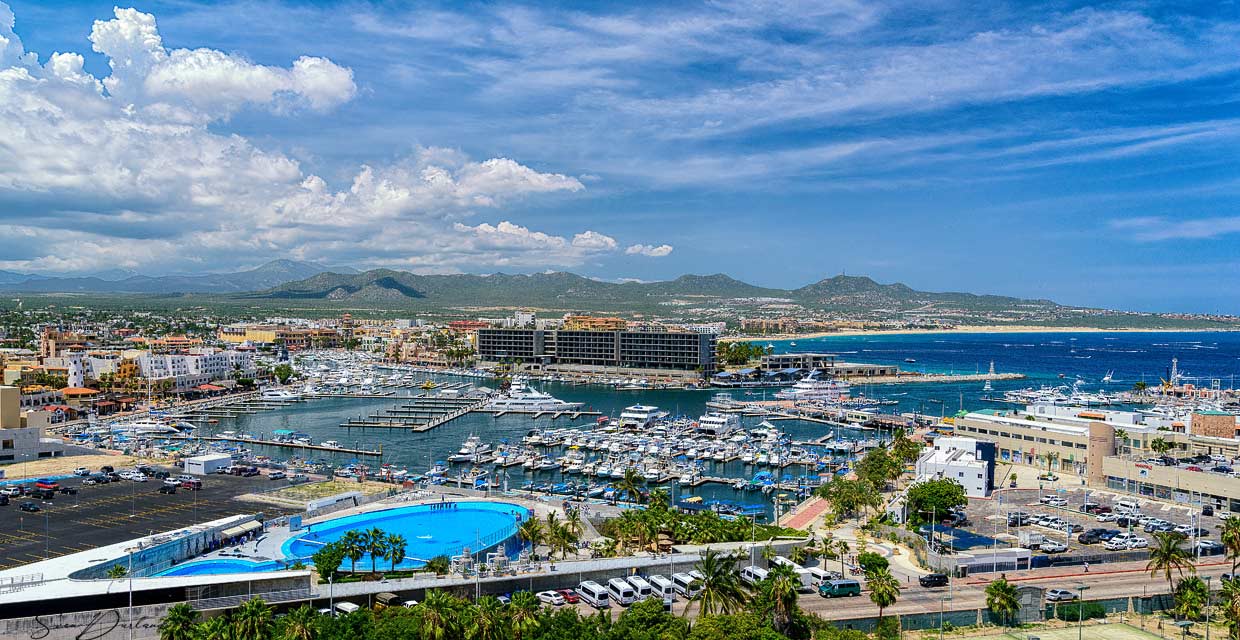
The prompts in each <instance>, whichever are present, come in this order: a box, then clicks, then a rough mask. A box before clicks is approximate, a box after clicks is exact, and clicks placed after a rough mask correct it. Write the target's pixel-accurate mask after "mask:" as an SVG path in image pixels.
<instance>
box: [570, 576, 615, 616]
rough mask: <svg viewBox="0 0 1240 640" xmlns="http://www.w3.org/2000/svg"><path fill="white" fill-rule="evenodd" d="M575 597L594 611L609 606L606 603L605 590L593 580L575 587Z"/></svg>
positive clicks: (608, 603)
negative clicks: (579, 597)
mask: <svg viewBox="0 0 1240 640" xmlns="http://www.w3.org/2000/svg"><path fill="white" fill-rule="evenodd" d="M577 595H579V596H581V599H582V600H584V601H586V603H587V604H589V605H590V606H592V607H594V608H595V609H607V608H609V607H610V606H611V603H610V602H608V601H607V589H605V588H603V585H601V584H599V583H597V582H595V581H593V580H586V581H585V582H583V583H581V584H579V585H577Z"/></svg>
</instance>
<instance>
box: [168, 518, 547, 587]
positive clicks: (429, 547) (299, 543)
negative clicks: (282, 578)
mask: <svg viewBox="0 0 1240 640" xmlns="http://www.w3.org/2000/svg"><path fill="white" fill-rule="evenodd" d="M529 517H530V510H529V509H526V508H525V507H522V506H519V505H515V504H512V503H508V502H446V503H432V504H420V505H409V506H403V507H393V508H391V509H383V510H380V511H371V512H368V513H359V514H355V515H351V516H345V517H343V518H336V519H333V520H327V521H325V522H319V523H315V524H313V525H311V526H309V527H307V528H306V529H305V530H303V531H301V532H298V533H297V534H296V535H294V536H293V537H291V538H289V539H288V540H286V541H285V542H284V544H283V545H281V547H280V554H281V555H282V556H283V558H282V559H280V560H266V561H257V560H244V559H233V558H212V559H209V560H193V561H190V562H185V563H183V564H179V565H177V566H175V567H172V568H170V569H165V570H164V571H161V572H160V573H157V574H155V576H156V577H166V576H200V575H216V574H222V573H247V572H253V571H277V570H280V569H283V568H285V567H286V566H288V565H289V564H292V563H293V562H296V561H298V560H300V561H302V562H304V563H305V564H314V562H313V560H312V559H311V556H313V555H314V552H315V551H318V550H319V549H321V548H322V547H323V546H324V545H326V544H328V543H330V542H335V541H337V540H339V539H340V538H341V537H343V536H344V535H345V534H346V533H348V532H349V531H351V530H359V531H369V530H371V529H374V528H379V529H382V530H383V532H384V533H385V534H389V535H390V534H398V535H401V536H404V537H405V541H406V543H407V546H406V550H405V560H404V561H403V562H401V563H399V564H397V565H396V567H397V568H398V569H413V568H417V567H420V566H422V565H424V564H426V561H427V560H429V559H431V558H434V557H435V556H440V555H446V556H453V555H459V554H460V553H461V552H462V551H463V550H464V549H465V548H469V549H470V550H471V552H477V551H478V550H479V549H481V550H488V549H492V548H494V547H496V546H500V547H502V549H503V551H504V552H505V553H507V554H509V555H513V554H515V553H516V552H517V551H518V550H519V549H520V546H519V544H518V543H517V541H516V540H515V535H516V533H517V527H518V525H520V523H521V522H522V521H524V520H526V519H528V518H529ZM376 564H377V566H378V567H379V568H381V569H386V568H390V567H391V563H390V562H388V561H386V560H384V559H383V558H379V559H378V560H377V562H376ZM349 566H350V562H349V561H348V560H345V562H344V564H343V565H342V567H341V568H343V569H348V568H349ZM357 568H358V570H359V571H360V570H366V571H369V570H370V555H369V554H367V555H365V556H362V558H361V559H360V560H358V561H357Z"/></svg>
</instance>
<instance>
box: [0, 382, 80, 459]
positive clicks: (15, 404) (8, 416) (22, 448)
mask: <svg viewBox="0 0 1240 640" xmlns="http://www.w3.org/2000/svg"><path fill="white" fill-rule="evenodd" d="M64 452H65V447H64V444H63V443H62V442H61V441H60V440H59V439H56V438H45V437H44V433H43V429H42V427H27V426H26V422H25V419H24V418H23V416H22V412H21V391H20V390H19V389H18V388H17V387H9V386H0V465H3V464H8V463H12V462H23V461H26V460H36V459H38V458H51V457H54V456H60V455H64ZM0 470H3V467H2V466H0Z"/></svg>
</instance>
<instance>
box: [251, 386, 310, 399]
mask: <svg viewBox="0 0 1240 640" xmlns="http://www.w3.org/2000/svg"><path fill="white" fill-rule="evenodd" d="M258 397H259V398H261V399H263V400H282V401H292V400H300V399H301V395H299V394H297V393H294V392H292V391H289V390H288V389H281V388H279V387H267V388H266V389H263V391H262V393H260V394H258Z"/></svg>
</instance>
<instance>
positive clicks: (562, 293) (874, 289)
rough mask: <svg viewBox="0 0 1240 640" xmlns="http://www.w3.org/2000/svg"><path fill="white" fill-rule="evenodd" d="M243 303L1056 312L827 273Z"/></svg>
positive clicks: (325, 291)
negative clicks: (772, 284) (800, 279)
mask: <svg viewBox="0 0 1240 640" xmlns="http://www.w3.org/2000/svg"><path fill="white" fill-rule="evenodd" d="M243 297H245V298H247V299H284V300H325V301H339V302H349V303H359V304H366V303H387V304H399V305H401V306H425V307H431V306H433V307H487V306H540V307H558V308H579V309H613V308H634V309H644V308H649V307H651V306H653V305H657V304H660V303H667V304H679V305H693V304H698V303H709V302H710V301H712V300H723V299H730V300H735V299H744V298H749V299H764V298H765V299H770V301H771V302H779V301H787V302H795V303H798V304H802V305H804V306H807V307H812V308H821V309H865V310H879V309H886V310H909V309H916V308H921V307H927V306H932V307H940V306H943V305H950V306H953V307H959V308H966V309H969V310H972V311H979V310H995V311H1004V310H1009V309H1015V308H1020V309H1025V310H1031V309H1040V310H1049V309H1054V308H1057V307H1058V305H1056V304H1055V303H1053V302H1050V301H1048V300H1022V299H1020V298H1011V297H1005V296H979V295H974V294H969V293H933V292H926V291H916V290H914V289H912V288H910V287H908V286H905V285H903V284H880V283H878V282H875V281H874V280H872V279H870V278H867V277H864V276H844V275H840V276H835V277H832V278H827V279H824V280H820V281H818V282H815V283H813V284H810V285H807V286H804V287H800V288H798V289H774V288H768V287H759V286H755V285H752V284H748V283H746V282H741V281H740V280H736V279H734V278H732V277H729V276H727V275H724V274H714V275H684V276H681V277H679V278H676V279H675V280H667V281H660V282H623V283H616V282H605V281H601V280H594V279H591V278H586V277H583V276H579V275H577V274H573V273H565V272H551V273H536V274H517V275H512V274H505V273H497V274H492V275H485V276H482V275H469V274H454V275H418V274H413V273H408V272H404V271H392V270H388V269H376V270H373V271H365V272H362V273H355V274H340V273H319V274H316V275H314V276H312V277H310V278H306V279H304V280H299V281H296V282H288V283H284V284H281V285H279V286H276V287H272V288H270V289H268V290H265V291H260V292H255V293H250V294H244V295H243Z"/></svg>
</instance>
